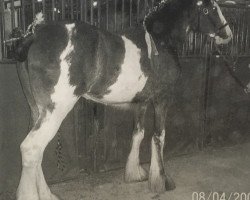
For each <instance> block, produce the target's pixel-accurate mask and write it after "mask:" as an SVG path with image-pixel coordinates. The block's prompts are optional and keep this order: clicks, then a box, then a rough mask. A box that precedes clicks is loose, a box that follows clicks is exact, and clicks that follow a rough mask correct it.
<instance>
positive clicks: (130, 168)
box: [125, 129, 147, 182]
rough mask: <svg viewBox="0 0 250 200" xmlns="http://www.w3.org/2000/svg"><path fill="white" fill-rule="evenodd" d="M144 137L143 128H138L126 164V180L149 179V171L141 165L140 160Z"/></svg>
mask: <svg viewBox="0 0 250 200" xmlns="http://www.w3.org/2000/svg"><path fill="white" fill-rule="evenodd" d="M143 138H144V130H143V129H142V130H140V129H138V131H137V132H136V133H134V135H133V138H132V147H131V151H130V154H129V156H128V160H127V164H126V171H125V181H126V182H135V181H144V180H146V179H147V173H146V171H145V170H144V169H143V168H142V167H141V165H140V160H139V153H140V144H141V141H142V139H143Z"/></svg>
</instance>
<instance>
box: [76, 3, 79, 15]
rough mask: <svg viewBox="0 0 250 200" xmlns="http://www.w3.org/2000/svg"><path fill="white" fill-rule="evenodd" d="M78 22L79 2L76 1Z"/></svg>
mask: <svg viewBox="0 0 250 200" xmlns="http://www.w3.org/2000/svg"><path fill="white" fill-rule="evenodd" d="M76 20H79V1H78V0H76Z"/></svg>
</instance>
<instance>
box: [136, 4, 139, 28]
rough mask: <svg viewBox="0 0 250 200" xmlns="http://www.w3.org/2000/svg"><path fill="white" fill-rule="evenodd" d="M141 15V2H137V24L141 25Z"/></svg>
mask: <svg viewBox="0 0 250 200" xmlns="http://www.w3.org/2000/svg"><path fill="white" fill-rule="evenodd" d="M139 15H140V0H137V4H136V23H137V24H139V20H140V19H139Z"/></svg>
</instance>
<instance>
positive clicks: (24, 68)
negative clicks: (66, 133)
mask: <svg viewBox="0 0 250 200" xmlns="http://www.w3.org/2000/svg"><path fill="white" fill-rule="evenodd" d="M17 74H18V78H19V81H20V83H21V87H22V90H23V93H24V96H25V98H26V99H27V101H28V104H29V107H30V110H31V120H30V124H29V127H30V128H31V127H32V126H33V125H34V123H35V122H36V120H37V119H38V116H39V111H38V107H37V104H36V100H35V98H34V96H33V93H32V89H31V84H30V76H29V71H28V63H27V62H18V63H17Z"/></svg>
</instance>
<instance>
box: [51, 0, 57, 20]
mask: <svg viewBox="0 0 250 200" xmlns="http://www.w3.org/2000/svg"><path fill="white" fill-rule="evenodd" d="M51 5H52V20H53V21H55V14H56V11H57V10H55V0H52V4H51Z"/></svg>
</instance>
